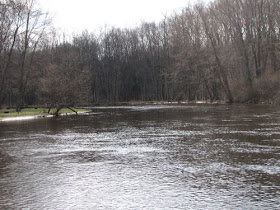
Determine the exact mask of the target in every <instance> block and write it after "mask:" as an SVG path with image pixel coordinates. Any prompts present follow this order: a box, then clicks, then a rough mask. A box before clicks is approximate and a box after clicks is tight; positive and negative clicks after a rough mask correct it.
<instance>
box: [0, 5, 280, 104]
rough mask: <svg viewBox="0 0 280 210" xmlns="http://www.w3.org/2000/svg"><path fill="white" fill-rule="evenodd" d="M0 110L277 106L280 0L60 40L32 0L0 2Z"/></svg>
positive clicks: (211, 8) (193, 10)
mask: <svg viewBox="0 0 280 210" xmlns="http://www.w3.org/2000/svg"><path fill="white" fill-rule="evenodd" d="M0 2H1V3H0V7H1V8H0V16H1V19H0V39H1V40H0V58H1V59H0V105H2V106H3V105H6V106H15V105H16V106H17V107H19V109H20V108H21V107H23V106H25V105H42V106H52V107H59V106H71V105H73V106H74V105H91V104H100V103H110V104H113V103H116V102H125V101H152V100H153V101H196V100H207V101H228V102H248V103H260V102H269V103H270V102H271V103H272V102H278V101H280V83H279V81H280V80H279V79H280V0H216V1H214V2H212V3H209V4H203V3H200V4H196V5H193V6H188V7H186V8H184V9H183V10H182V11H181V12H180V13H178V14H174V15H173V16H170V17H163V20H162V21H161V22H160V23H146V22H144V23H142V24H141V25H140V26H138V27H135V28H129V29H119V28H114V27H111V28H105V29H103V30H102V31H101V33H99V34H92V33H89V32H87V31H84V32H83V33H82V34H80V35H76V36H74V37H73V38H71V40H70V41H65V40H63V41H59V36H58V35H56V32H54V31H52V32H50V30H45V29H46V27H47V26H49V25H50V19H49V18H48V17H47V14H46V13H43V12H42V11H41V10H40V9H36V8H37V7H36V5H35V4H34V2H33V1H32V0H21V1H13V0H4V1H3V0H1V1H0Z"/></svg>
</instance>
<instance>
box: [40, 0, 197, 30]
mask: <svg viewBox="0 0 280 210" xmlns="http://www.w3.org/2000/svg"><path fill="white" fill-rule="evenodd" d="M37 2H38V3H39V4H40V5H41V7H42V9H43V10H44V11H49V12H50V13H51V16H52V17H53V25H54V26H55V27H57V28H58V29H61V30H63V31H65V32H81V31H82V30H84V29H87V30H89V31H94V30H99V29H100V28H101V27H104V26H105V25H108V26H115V27H120V28H124V27H133V26H135V25H137V24H140V23H141V22H142V21H148V22H150V21H156V22H157V21H160V20H162V19H163V15H164V14H172V13H173V12H174V11H176V10H177V11H178V10H180V9H182V8H183V7H185V6H187V5H188V4H189V3H194V2H196V0H37Z"/></svg>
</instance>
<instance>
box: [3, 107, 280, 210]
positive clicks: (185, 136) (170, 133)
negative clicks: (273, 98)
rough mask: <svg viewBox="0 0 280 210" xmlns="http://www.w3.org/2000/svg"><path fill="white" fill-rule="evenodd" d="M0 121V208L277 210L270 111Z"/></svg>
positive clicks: (278, 130)
mask: <svg viewBox="0 0 280 210" xmlns="http://www.w3.org/2000/svg"><path fill="white" fill-rule="evenodd" d="M94 113H95V114H92V115H86V116H68V117H61V118H50V119H37V120H31V121H22V122H5V123H4V122H2V123H0V209H20V208H27V209H42V208H45V209H172V208H173V209H202V208H206V209H268V208H269V209H277V208H278V207H279V206H280V121H279V117H280V111H278V109H277V108H276V107H271V106H253V105H215V106H214V105H199V106H191V105H186V106H136V107H99V108H95V109H94Z"/></svg>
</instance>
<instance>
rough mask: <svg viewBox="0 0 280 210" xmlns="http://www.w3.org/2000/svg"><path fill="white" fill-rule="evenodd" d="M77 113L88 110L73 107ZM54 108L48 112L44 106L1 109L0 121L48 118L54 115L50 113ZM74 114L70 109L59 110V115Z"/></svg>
mask: <svg viewBox="0 0 280 210" xmlns="http://www.w3.org/2000/svg"><path fill="white" fill-rule="evenodd" d="M73 110H74V111H76V112H77V113H78V114H80V113H85V112H89V110H88V109H80V108H77V109H73ZM52 113H54V110H51V111H50V113H48V109H45V108H26V109H22V111H21V112H19V113H18V112H16V110H15V109H1V110H0V121H17V120H30V119H36V118H49V117H54V115H53V114H52ZM72 114H76V113H75V112H73V111H72V110H70V109H67V108H64V109H61V110H60V111H59V115H72Z"/></svg>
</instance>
